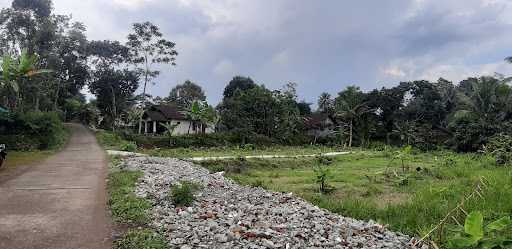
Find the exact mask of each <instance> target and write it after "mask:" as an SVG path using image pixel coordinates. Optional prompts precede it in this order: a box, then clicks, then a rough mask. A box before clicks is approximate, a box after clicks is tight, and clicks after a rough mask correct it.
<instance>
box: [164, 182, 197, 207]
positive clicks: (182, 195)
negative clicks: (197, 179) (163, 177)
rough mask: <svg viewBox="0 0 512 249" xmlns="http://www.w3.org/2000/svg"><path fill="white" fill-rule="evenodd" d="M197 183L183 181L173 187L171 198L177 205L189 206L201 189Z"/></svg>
mask: <svg viewBox="0 0 512 249" xmlns="http://www.w3.org/2000/svg"><path fill="white" fill-rule="evenodd" d="M200 188H201V187H200V185H199V184H197V183H193V182H189V181H182V182H180V183H179V184H177V185H174V186H172V187H171V192H170V198H171V200H172V202H173V203H174V205H175V206H177V207H188V206H190V205H192V203H193V202H194V200H195V196H194V194H195V192H197V191H198V190H199V189H200Z"/></svg>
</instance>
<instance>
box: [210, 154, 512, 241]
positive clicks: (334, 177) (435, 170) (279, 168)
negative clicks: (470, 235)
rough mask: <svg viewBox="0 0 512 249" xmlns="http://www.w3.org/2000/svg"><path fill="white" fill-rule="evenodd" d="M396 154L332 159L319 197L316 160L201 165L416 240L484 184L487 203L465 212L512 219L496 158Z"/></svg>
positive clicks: (506, 182)
mask: <svg viewBox="0 0 512 249" xmlns="http://www.w3.org/2000/svg"><path fill="white" fill-rule="evenodd" d="M291 150H292V151H293V150H294V149H291ZM397 154H399V153H397V152H375V151H359V152H354V153H352V154H350V155H343V156H338V157H336V158H334V159H333V160H332V163H331V164H330V165H324V166H322V167H323V168H325V169H327V172H328V173H327V181H326V183H327V184H328V185H329V186H330V187H332V188H333V191H332V192H331V193H329V194H320V193H319V184H318V182H317V179H318V178H317V177H318V174H317V173H316V172H317V171H315V169H317V168H318V167H319V165H320V164H319V162H318V159H313V158H311V159H280V160H231V161H210V162H203V163H201V164H202V165H203V166H205V167H207V168H209V169H210V170H211V171H226V172H227V176H228V177H230V178H232V179H234V180H236V181H237V182H239V183H241V184H246V185H251V186H261V187H264V188H267V189H270V190H273V191H279V192H293V193H295V194H297V195H299V196H301V197H303V198H305V199H307V200H309V201H310V202H312V203H314V204H316V205H318V206H320V207H323V208H326V209H329V210H331V211H333V212H336V213H339V214H342V215H345V216H348V217H353V218H358V219H364V220H369V219H373V220H376V221H379V222H381V223H384V224H389V225H390V226H391V228H392V229H394V230H397V231H402V232H404V233H407V234H410V235H416V236H418V235H422V234H424V233H426V232H427V231H428V230H430V229H431V228H432V227H433V226H435V225H436V224H437V223H438V222H439V220H441V219H442V218H443V217H444V216H445V215H446V213H448V212H449V211H450V210H451V209H452V208H453V207H455V206H456V205H457V204H458V203H459V202H460V201H461V200H462V198H464V196H465V194H467V193H468V192H471V191H472V189H473V188H474V185H475V184H476V183H477V182H478V180H479V179H480V178H481V177H485V179H486V181H488V187H487V189H485V190H484V191H483V192H484V193H483V195H484V199H474V200H472V201H470V202H468V203H467V204H466V205H465V208H466V209H468V210H470V211H472V210H478V211H482V212H483V213H484V214H485V217H486V218H487V219H496V218H499V217H501V216H503V215H510V214H511V213H512V170H511V168H509V167H498V166H495V163H494V159H493V158H491V157H487V156H482V155H477V154H454V153H449V152H436V153H416V154H410V155H408V156H406V157H399V156H397ZM401 158H403V159H404V161H403V164H402V160H401Z"/></svg>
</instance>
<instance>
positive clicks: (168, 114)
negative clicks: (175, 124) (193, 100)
mask: <svg viewBox="0 0 512 249" xmlns="http://www.w3.org/2000/svg"><path fill="white" fill-rule="evenodd" d="M143 117H144V118H150V119H151V120H154V121H167V120H188V118H187V116H186V115H185V113H184V111H181V110H180V109H179V108H178V107H176V106H174V105H154V106H151V107H150V108H149V109H148V110H147V111H146V112H144V116H143Z"/></svg>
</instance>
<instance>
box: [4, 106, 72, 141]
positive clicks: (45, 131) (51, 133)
mask: <svg viewBox="0 0 512 249" xmlns="http://www.w3.org/2000/svg"><path fill="white" fill-rule="evenodd" d="M0 137H1V139H2V143H6V145H7V147H8V148H9V149H12V150H31V149H54V148H57V147H58V146H61V145H63V144H64V142H65V141H66V138H67V132H66V130H65V128H64V125H63V123H62V120H61V119H60V118H59V116H58V114H57V113H54V112H28V113H3V114H0ZM3 141H7V142H3Z"/></svg>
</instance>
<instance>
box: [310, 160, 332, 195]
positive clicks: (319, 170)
mask: <svg viewBox="0 0 512 249" xmlns="http://www.w3.org/2000/svg"><path fill="white" fill-rule="evenodd" d="M314 171H315V182H316V183H317V184H318V190H319V191H320V193H322V194H329V193H331V192H332V191H334V187H332V186H331V185H329V184H328V182H327V181H328V179H329V178H330V177H331V174H330V170H329V168H328V167H326V166H323V165H321V164H318V165H317V166H316V168H315V169H314Z"/></svg>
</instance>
